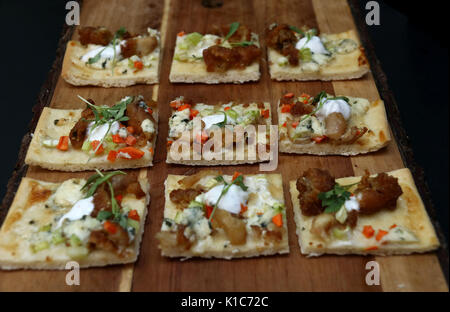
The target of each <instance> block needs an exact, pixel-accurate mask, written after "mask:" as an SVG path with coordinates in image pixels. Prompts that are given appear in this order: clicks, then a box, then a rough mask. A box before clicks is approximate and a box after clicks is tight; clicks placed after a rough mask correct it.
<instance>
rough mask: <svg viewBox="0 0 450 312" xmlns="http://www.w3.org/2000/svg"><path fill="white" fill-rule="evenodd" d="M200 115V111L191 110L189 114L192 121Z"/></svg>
mask: <svg viewBox="0 0 450 312" xmlns="http://www.w3.org/2000/svg"><path fill="white" fill-rule="evenodd" d="M198 113H199V111H198V110H196V109H191V113H190V114H189V118H190V119H194V118H195V116H197V115H198Z"/></svg>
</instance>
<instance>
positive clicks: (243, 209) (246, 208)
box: [240, 204, 248, 214]
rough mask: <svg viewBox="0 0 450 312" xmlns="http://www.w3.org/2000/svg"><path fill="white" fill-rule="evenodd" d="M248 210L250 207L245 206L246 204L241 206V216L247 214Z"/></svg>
mask: <svg viewBox="0 0 450 312" xmlns="http://www.w3.org/2000/svg"><path fill="white" fill-rule="evenodd" d="M247 210H248V206H245V205H244V204H241V211H240V214H243V213H244V212H246V211H247Z"/></svg>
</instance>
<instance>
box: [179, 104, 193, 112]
mask: <svg viewBox="0 0 450 312" xmlns="http://www.w3.org/2000/svg"><path fill="white" fill-rule="evenodd" d="M188 108H191V104H183V105H181V106H180V107H178V111H182V110H185V109H188Z"/></svg>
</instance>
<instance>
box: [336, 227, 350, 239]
mask: <svg viewBox="0 0 450 312" xmlns="http://www.w3.org/2000/svg"><path fill="white" fill-rule="evenodd" d="M349 231H350V229H349V227H348V226H347V227H346V228H345V229H339V228H337V227H335V228H333V232H332V233H333V236H334V238H336V239H340V240H347V239H348V233H349Z"/></svg>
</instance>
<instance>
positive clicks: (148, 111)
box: [146, 107, 153, 115]
mask: <svg viewBox="0 0 450 312" xmlns="http://www.w3.org/2000/svg"><path fill="white" fill-rule="evenodd" d="M146 111H147V113H149V114H150V115H151V114H153V109H151V108H150V107H147V109H146Z"/></svg>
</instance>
